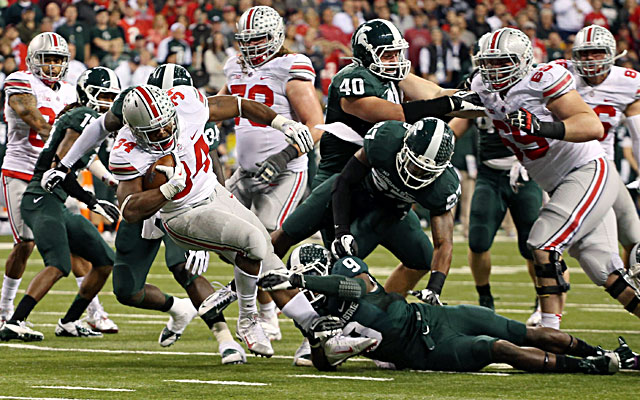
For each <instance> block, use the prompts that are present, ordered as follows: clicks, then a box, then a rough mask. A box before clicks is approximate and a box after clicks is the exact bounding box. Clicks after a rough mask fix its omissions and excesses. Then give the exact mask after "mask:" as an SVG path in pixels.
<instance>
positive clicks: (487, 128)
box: [475, 117, 513, 162]
mask: <svg viewBox="0 0 640 400" xmlns="http://www.w3.org/2000/svg"><path fill="white" fill-rule="evenodd" d="M475 124H476V128H478V161H479V162H483V161H487V160H495V159H497V158H504V157H509V156H512V155H513V152H512V151H511V150H509V149H508V148H507V146H505V145H504V143H503V142H502V139H500V135H499V134H498V131H497V130H496V129H495V128H494V127H493V124H492V123H491V120H490V119H489V118H487V117H479V118H476V119H475Z"/></svg>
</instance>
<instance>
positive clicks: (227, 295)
mask: <svg viewBox="0 0 640 400" xmlns="http://www.w3.org/2000/svg"><path fill="white" fill-rule="evenodd" d="M211 283H212V285H213V286H214V287H215V288H216V291H215V292H214V293H212V294H211V295H209V297H207V298H206V299H204V301H203V302H202V304H200V307H198V315H200V316H201V317H204V315H205V314H209V315H207V318H211V319H213V318H215V317H217V316H218V315H220V314H221V313H222V311H224V309H225V308H227V307H229V305H230V304H231V303H233V302H234V301H236V300H238V295H237V294H236V291H235V290H233V289H232V288H231V286H232V284H233V281H231V282H229V283H228V284H227V285H226V286H223V285H222V284H221V283H220V282H211Z"/></svg>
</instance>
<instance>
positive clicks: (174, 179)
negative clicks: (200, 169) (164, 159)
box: [156, 153, 187, 200]
mask: <svg viewBox="0 0 640 400" xmlns="http://www.w3.org/2000/svg"><path fill="white" fill-rule="evenodd" d="M172 154H173V157H174V159H175V160H176V165H175V166H174V167H169V166H167V165H158V166H157V167H156V170H158V171H160V172H162V173H163V174H165V175H166V176H167V179H168V181H167V182H166V183H164V184H162V185H161V186H160V187H159V188H158V189H160V191H161V192H162V194H163V195H164V197H165V198H166V199H167V200H171V199H173V197H174V196H175V195H177V194H178V193H180V192H182V191H183V190H184V188H185V187H186V186H187V173H186V171H185V170H184V165H182V162H181V161H180V157H178V155H177V154H176V153H172Z"/></svg>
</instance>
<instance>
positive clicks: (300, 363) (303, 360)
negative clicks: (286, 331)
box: [293, 338, 313, 367]
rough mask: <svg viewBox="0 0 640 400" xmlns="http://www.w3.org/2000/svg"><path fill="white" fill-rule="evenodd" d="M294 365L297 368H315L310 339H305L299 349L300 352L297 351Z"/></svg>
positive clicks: (294, 356)
mask: <svg viewBox="0 0 640 400" xmlns="http://www.w3.org/2000/svg"><path fill="white" fill-rule="evenodd" d="M293 365H295V366H296V367H313V362H311V346H310V345H309V339H307V338H305V339H304V340H303V341H302V344H301V345H300V347H298V350H296V353H295V354H294V355H293Z"/></svg>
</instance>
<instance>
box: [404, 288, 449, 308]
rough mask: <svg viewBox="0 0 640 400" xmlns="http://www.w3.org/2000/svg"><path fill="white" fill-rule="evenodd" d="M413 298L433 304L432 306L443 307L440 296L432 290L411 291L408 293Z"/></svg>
mask: <svg viewBox="0 0 640 400" xmlns="http://www.w3.org/2000/svg"><path fill="white" fill-rule="evenodd" d="M408 293H409V294H410V295H412V296H416V297H417V298H418V299H420V300H421V301H423V302H425V303H427V304H431V305H432V306H441V305H442V302H441V301H440V295H439V294H438V293H436V292H434V291H433V290H431V289H422V290H420V291H415V290H409V292H408Z"/></svg>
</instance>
